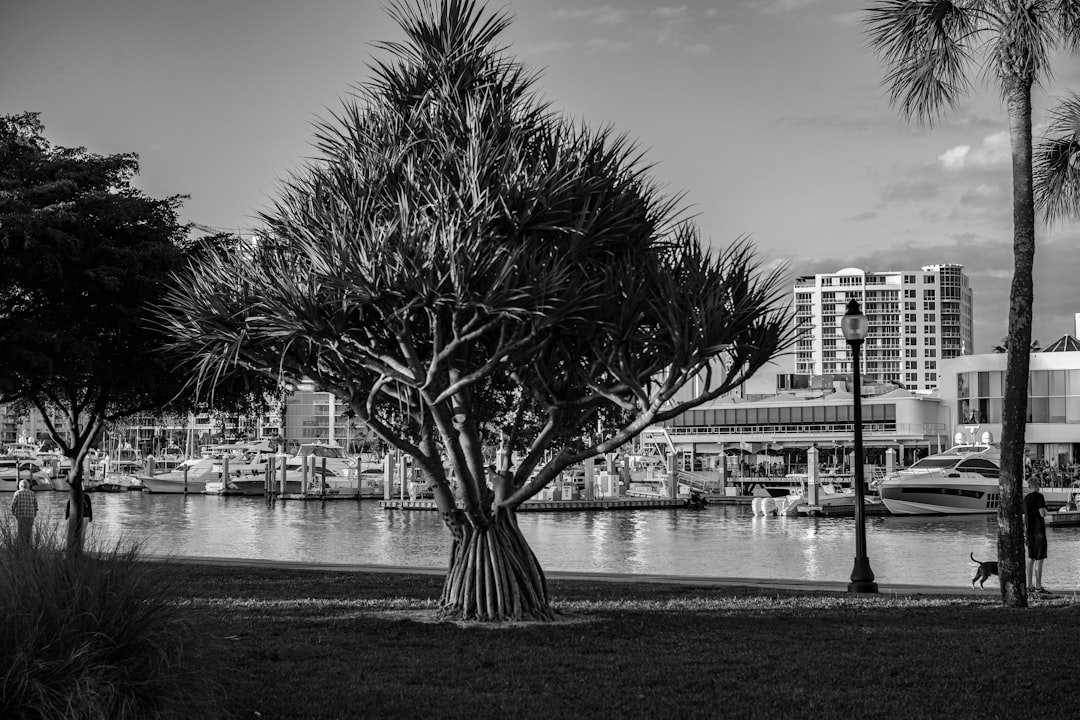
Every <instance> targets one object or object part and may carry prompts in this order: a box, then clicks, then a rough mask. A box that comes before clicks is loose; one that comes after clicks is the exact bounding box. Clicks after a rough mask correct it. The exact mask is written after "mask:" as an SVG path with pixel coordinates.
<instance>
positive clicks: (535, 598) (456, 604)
mask: <svg viewBox="0 0 1080 720" xmlns="http://www.w3.org/2000/svg"><path fill="white" fill-rule="evenodd" d="M458 530H459V532H456V533H455V539H454V544H453V548H452V550H451V558H450V572H449V573H448V574H447V576H446V581H445V583H444V584H443V591H442V597H441V599H440V601H439V614H440V616H441V617H443V618H447V619H455V620H484V621H500V620H552V619H554V617H555V614H554V612H553V611H552V609H551V603H550V601H549V599H548V592H547V580H546V578H545V577H544V571H543V570H542V569H541V567H540V563H539V562H538V561H537V560H536V556H535V555H534V554H533V552H532V549H531V548H530V547H529V544H528V543H527V542H526V541H525V537H524V536H523V535H522V534H521V531H520V530H519V529H518V524H517V520H516V518H515V516H514V511H513V510H508V509H506V508H498V509H497V510H496V512H495V517H494V519H493V520H492V522H491V523H490V524H488V525H487V526H486V527H477V526H473V525H472V524H470V523H464V524H463V525H461V526H460V527H459V528H458Z"/></svg>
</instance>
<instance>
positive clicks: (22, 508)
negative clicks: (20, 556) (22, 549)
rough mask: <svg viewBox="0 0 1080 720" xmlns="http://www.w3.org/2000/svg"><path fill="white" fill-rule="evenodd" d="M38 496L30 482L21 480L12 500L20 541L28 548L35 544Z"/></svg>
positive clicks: (12, 509) (12, 512) (12, 510)
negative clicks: (31, 487)
mask: <svg viewBox="0 0 1080 720" xmlns="http://www.w3.org/2000/svg"><path fill="white" fill-rule="evenodd" d="M37 511H38V504H37V496H36V495H34V491H33V490H31V489H30V481H29V480H20V481H19V489H18V490H16V491H15V495H14V496H13V497H12V498H11V514H12V515H14V516H15V521H16V522H17V523H18V525H19V540H20V541H22V542H23V543H24V544H25V545H27V546H28V547H29V546H30V545H31V544H32V543H33V542H34V518H35V517H37Z"/></svg>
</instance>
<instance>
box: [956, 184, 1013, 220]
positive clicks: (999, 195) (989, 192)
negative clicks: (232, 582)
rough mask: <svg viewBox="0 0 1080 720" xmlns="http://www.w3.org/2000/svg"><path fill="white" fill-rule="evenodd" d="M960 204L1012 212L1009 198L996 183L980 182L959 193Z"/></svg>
mask: <svg viewBox="0 0 1080 720" xmlns="http://www.w3.org/2000/svg"><path fill="white" fill-rule="evenodd" d="M960 204H961V205H966V206H968V207H974V208H984V209H993V210H999V209H1001V208H1002V206H1003V205H1004V208H1005V209H1006V210H1007V211H1008V212H1009V213H1012V203H1011V199H1010V198H1009V197H1008V195H1007V193H1006V192H1005V189H1004V188H1003V187H1001V186H1000V185H998V184H996V183H982V184H979V185H976V186H975V187H974V188H972V189H971V190H968V191H967V192H965V193H963V194H961V195H960Z"/></svg>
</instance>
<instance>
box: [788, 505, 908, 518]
mask: <svg viewBox="0 0 1080 720" xmlns="http://www.w3.org/2000/svg"><path fill="white" fill-rule="evenodd" d="M798 514H799V515H807V516H810V517H814V516H820V517H855V506H854V505H800V506H799V508H798ZM888 514H889V509H888V508H887V507H885V504H884V503H880V502H875V503H871V502H866V503H863V515H864V516H866V517H869V516H870V515H888Z"/></svg>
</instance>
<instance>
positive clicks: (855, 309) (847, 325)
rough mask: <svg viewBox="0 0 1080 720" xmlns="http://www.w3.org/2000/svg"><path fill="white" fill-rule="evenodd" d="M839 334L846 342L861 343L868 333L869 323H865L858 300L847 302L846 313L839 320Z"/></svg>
mask: <svg viewBox="0 0 1080 720" xmlns="http://www.w3.org/2000/svg"><path fill="white" fill-rule="evenodd" d="M840 332H842V333H844V338H845V339H846V340H847V341H848V342H862V341H863V340H865V339H866V336H867V334H868V333H869V332H870V323H868V322H867V321H866V316H865V315H863V313H862V309H861V308H860V307H859V301H858V300H848V304H847V312H846V313H844V317H842V318H841V319H840Z"/></svg>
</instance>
